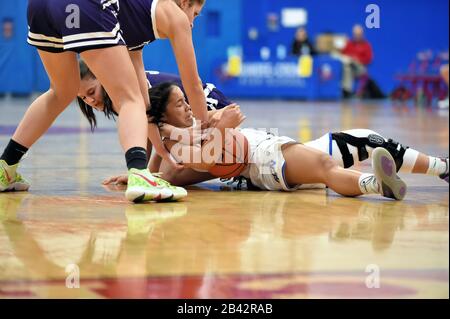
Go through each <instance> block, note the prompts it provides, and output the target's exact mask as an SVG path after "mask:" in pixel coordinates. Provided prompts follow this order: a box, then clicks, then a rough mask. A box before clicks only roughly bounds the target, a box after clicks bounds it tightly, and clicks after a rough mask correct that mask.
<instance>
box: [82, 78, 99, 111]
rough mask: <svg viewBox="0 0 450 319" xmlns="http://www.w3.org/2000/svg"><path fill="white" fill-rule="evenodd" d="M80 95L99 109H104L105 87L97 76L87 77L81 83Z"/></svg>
mask: <svg viewBox="0 0 450 319" xmlns="http://www.w3.org/2000/svg"><path fill="white" fill-rule="evenodd" d="M78 97H79V98H81V99H82V100H83V101H84V102H85V103H86V104H87V105H89V106H90V107H93V108H94V109H96V110H98V111H103V109H104V104H103V88H102V86H101V84H100V82H99V81H98V80H97V79H95V78H90V77H86V78H84V79H83V80H82V81H81V83H80V89H79V91H78Z"/></svg>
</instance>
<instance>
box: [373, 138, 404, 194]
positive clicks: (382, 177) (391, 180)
mask: <svg viewBox="0 0 450 319" xmlns="http://www.w3.org/2000/svg"><path fill="white" fill-rule="evenodd" d="M372 167H373V170H374V175H375V177H376V179H377V181H378V185H379V186H380V193H381V195H383V196H384V197H387V198H392V199H396V200H402V199H403V198H405V195H406V190H407V186H406V183H405V182H404V181H402V180H401V179H400V177H398V175H397V169H396V166H395V161H394V158H393V157H392V155H391V154H390V153H389V152H388V151H387V150H386V149H384V148H381V147H378V148H376V149H375V150H374V151H373V153H372Z"/></svg>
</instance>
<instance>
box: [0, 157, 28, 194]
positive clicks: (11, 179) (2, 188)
mask: <svg viewBox="0 0 450 319" xmlns="http://www.w3.org/2000/svg"><path fill="white" fill-rule="evenodd" d="M18 166H19V164H16V165H12V166H10V165H8V164H7V163H6V162H5V161H4V160H0V192H13V191H15V192H25V191H28V189H29V188H30V183H29V182H28V181H27V180H25V179H24V178H23V177H22V176H21V175H20V174H18V173H17V172H16V171H17V167H18Z"/></svg>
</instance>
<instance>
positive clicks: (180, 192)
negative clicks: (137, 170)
mask: <svg viewBox="0 0 450 319" xmlns="http://www.w3.org/2000/svg"><path fill="white" fill-rule="evenodd" d="M153 176H154V177H155V179H156V180H157V181H158V183H159V184H160V185H164V186H166V187H167V188H168V189H170V190H171V191H172V193H173V197H169V198H166V199H161V201H178V200H180V199H182V198H185V197H186V196H187V195H188V193H187V191H186V190H185V189H184V188H183V187H178V186H173V185H172V184H170V183H169V182H167V181H165V180H164V179H162V178H161V174H159V173H156V174H153Z"/></svg>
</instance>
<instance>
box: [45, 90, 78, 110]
mask: <svg viewBox="0 0 450 319" xmlns="http://www.w3.org/2000/svg"><path fill="white" fill-rule="evenodd" d="M78 90H79V84H78V85H76V84H73V85H70V86H67V87H64V88H59V87H55V86H50V90H49V91H48V92H49V94H50V96H51V98H52V99H53V100H54V101H55V102H56V103H55V104H57V105H59V106H61V107H64V108H65V107H67V106H68V105H69V104H70V103H72V102H73V100H75V99H76V97H77V95H78Z"/></svg>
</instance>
